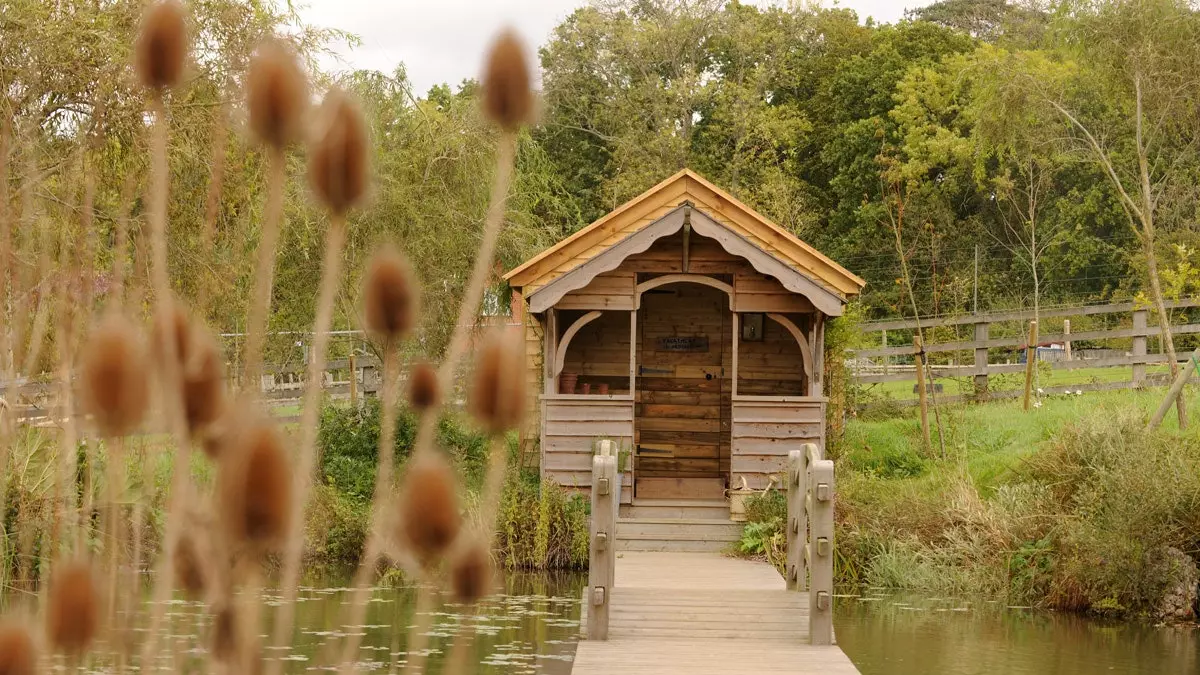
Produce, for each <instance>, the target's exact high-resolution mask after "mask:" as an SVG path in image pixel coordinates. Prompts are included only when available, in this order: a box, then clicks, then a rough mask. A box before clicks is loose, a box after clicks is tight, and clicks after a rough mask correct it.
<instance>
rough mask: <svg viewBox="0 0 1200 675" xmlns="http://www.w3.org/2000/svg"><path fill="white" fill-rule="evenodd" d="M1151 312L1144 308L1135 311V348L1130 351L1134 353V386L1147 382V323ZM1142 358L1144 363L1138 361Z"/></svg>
mask: <svg viewBox="0 0 1200 675" xmlns="http://www.w3.org/2000/svg"><path fill="white" fill-rule="evenodd" d="M1149 315H1150V313H1149V312H1147V311H1146V310H1144V309H1137V310H1134V312H1133V349H1132V350H1130V352H1131V353H1132V355H1133V358H1134V361H1135V363H1134V364H1133V386H1135V387H1141V386H1143V385H1145V384H1146V364H1145V358H1144V357H1145V356H1146V325H1147V323H1148V321H1147V319H1148V318H1149ZM1139 358H1140V359H1142V361H1143V362H1142V363H1137V362H1136V361H1137V360H1138V359H1139Z"/></svg>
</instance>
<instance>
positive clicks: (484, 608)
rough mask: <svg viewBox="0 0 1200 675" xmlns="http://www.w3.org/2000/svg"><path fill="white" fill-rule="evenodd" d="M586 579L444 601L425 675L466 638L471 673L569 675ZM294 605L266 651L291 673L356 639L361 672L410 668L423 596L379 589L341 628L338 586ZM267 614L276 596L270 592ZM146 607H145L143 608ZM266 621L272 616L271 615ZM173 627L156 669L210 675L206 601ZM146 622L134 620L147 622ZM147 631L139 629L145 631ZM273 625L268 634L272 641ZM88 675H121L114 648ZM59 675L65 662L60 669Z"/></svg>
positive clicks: (309, 668)
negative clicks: (477, 601)
mask: <svg viewBox="0 0 1200 675" xmlns="http://www.w3.org/2000/svg"><path fill="white" fill-rule="evenodd" d="M585 583H586V577H582V576H579V575H567V574H561V575H524V574H514V575H509V576H508V577H507V578H506V579H505V582H504V585H505V593H504V594H503V595H497V596H493V597H490V598H488V599H486V600H485V601H484V602H483V603H482V604H481V608H480V611H478V612H468V611H467V610H466V608H464V607H462V606H460V605H456V604H454V603H453V602H451V601H450V599H449V598H447V597H442V596H439V598H438V600H437V601H436V603H435V606H434V609H433V611H432V612H431V613H430V616H428V617H426V619H427V620H426V621H425V622H424V623H425V624H426V625H428V626H430V628H429V630H428V631H427V632H426V633H425V635H426V637H427V638H428V639H427V641H426V643H425V646H426V649H425V650H424V654H425V656H427V659H428V660H427V663H426V668H425V672H428V673H441V672H442V671H443V666H444V665H445V660H446V656H447V654H448V653H449V652H450V649H451V645H452V644H453V643H454V642H455V641H456V640H459V641H461V640H463V639H464V638H468V642H467V648H468V649H469V653H468V656H467V661H466V662H467V663H470V664H482V665H480V666H477V667H472V668H471V669H470V670H469V671H468V672H471V673H481V674H483V673H496V674H500V673H503V674H505V675H515V674H522V675H528V674H538V675H568V674H569V673H570V672H571V662H572V661H573V659H574V654H575V643H576V642H577V640H578V635H579V615H580V606H579V605H580V594H581V592H582V589H583V586H584V585H585ZM299 597H300V600H299V603H298V605H297V607H296V624H297V639H296V642H295V644H293V645H291V646H290V647H288V648H287V649H284V650H273V649H271V648H270V647H266V648H265V650H266V651H265V653H264V658H267V659H282V660H284V661H287V662H289V663H287V664H286V666H287V667H286V670H287V671H288V672H293V673H299V672H316V671H332V670H334V668H332V667H331V666H330V665H329V663H328V662H329V660H330V656H329V655H330V654H331V653H334V652H333V651H332V650H331V649H330V648H331V647H333V646H337V645H338V643H339V641H340V638H342V637H345V636H346V635H348V634H350V633H357V634H359V635H361V636H362V649H361V651H360V654H359V656H360V663H359V672H385V673H395V672H399V671H400V670H401V669H403V667H404V665H405V664H406V663H407V662H408V658H409V656H410V655H409V652H408V640H407V638H408V634H409V632H410V628H412V627H414V626H416V625H417V624H418V617H417V616H416V614H415V607H416V601H417V589H416V588H414V587H401V588H390V587H385V588H377V589H375V591H374V592H373V594H372V597H371V601H370V605H369V606H368V611H367V620H366V623H365V624H364V625H361V626H345V625H340V624H339V621H340V620H341V617H342V614H343V609H344V607H345V604H346V603H347V602H348V601H349V600H348V599H349V597H350V589H349V588H346V587H341V586H330V587H304V588H302V589H301V592H300V596H299ZM265 601H266V602H265V604H266V605H267V606H268V607H273V606H276V605H278V603H279V597H278V596H277V595H272V594H270V593H268V594H267V595H266V596H265ZM143 610H144V608H143ZM264 614H265V615H267V616H268V617H269V616H271V615H273V612H267V611H264ZM166 616H167V620H168V622H169V623H168V629H167V633H166V638H165V641H164V642H163V643H162V646H163V649H162V650H161V653H160V656H159V661H158V664H157V665H158V668H157V670H159V671H166V672H175V673H183V672H204V662H205V660H206V659H207V653H208V649H209V644H210V641H209V640H210V635H211V627H212V616H211V615H210V614H209V613H208V611H207V608H206V607H205V606H204V605H202V604H200V603H193V602H184V601H174V602H172V603H171V606H170V607H169V608H168V611H167V613H166ZM145 619H146V617H145V616H139V617H138V619H137V623H139V624H141V625H142V626H144V625H145ZM144 630H145V629H144V628H140V629H135V631H138V632H141V633H143V634H142V635H139V637H138V638H137V639H138V640H139V641H140V640H141V639H142V638H144V637H145V636H144ZM270 632H271V630H270V625H269V623H268V625H267V626H266V630H264V631H263V636H262V639H263V644H264V645H267V644H269V640H270V638H269V637H268V635H269V634H270ZM97 646H98V649H97V650H96V651H95V652H94V653H93V655H92V658H91V662H90V663H88V664H87V667H86V670H87V671H88V672H91V673H112V672H114V670H115V668H114V661H115V656H114V653H113V649H112V647H111V646H110V645H108V644H107V643H102V644H100V645H97ZM54 669H55V670H64V669H65V664H62V663H56V664H55V668H54Z"/></svg>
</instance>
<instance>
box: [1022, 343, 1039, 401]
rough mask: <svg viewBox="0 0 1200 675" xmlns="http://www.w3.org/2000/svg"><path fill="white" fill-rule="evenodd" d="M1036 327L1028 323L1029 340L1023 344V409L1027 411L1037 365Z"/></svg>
mask: <svg viewBox="0 0 1200 675" xmlns="http://www.w3.org/2000/svg"><path fill="white" fill-rule="evenodd" d="M1037 339H1038V325H1037V322H1036V321H1030V322H1029V340H1028V341H1027V342H1026V343H1025V409H1026V410H1029V399H1030V397H1031V396H1032V395H1033V369H1034V367H1036V365H1037Z"/></svg>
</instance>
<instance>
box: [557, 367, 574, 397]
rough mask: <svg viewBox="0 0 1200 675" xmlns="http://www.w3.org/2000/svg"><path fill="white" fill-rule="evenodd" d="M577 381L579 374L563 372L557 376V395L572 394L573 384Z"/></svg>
mask: <svg viewBox="0 0 1200 675" xmlns="http://www.w3.org/2000/svg"><path fill="white" fill-rule="evenodd" d="M578 381H579V373H568V372H566V371H563V373H562V374H561V375H559V376H558V393H560V394H574V393H575V383H576V382H578Z"/></svg>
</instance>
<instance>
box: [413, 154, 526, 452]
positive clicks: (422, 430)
mask: <svg viewBox="0 0 1200 675" xmlns="http://www.w3.org/2000/svg"><path fill="white" fill-rule="evenodd" d="M516 143H517V137H516V135H515V134H512V133H508V132H505V133H503V134H502V135H501V138H500V142H499V145H498V147H497V153H496V177H495V181H494V182H493V184H492V193H491V198H490V201H489V203H488V212H487V218H486V219H485V220H484V226H483V239H482V240H481V242H480V245H479V252H478V254H477V255H476V258H475V265H474V267H473V268H472V269H471V276H470V277H469V279H468V281H467V288H466V292H465V293H464V295H463V301H462V305H460V306H459V310H458V320H457V322H456V323H455V324H454V333H453V334H452V335H451V337H450V345H449V346H448V347H447V348H446V356H445V358H444V359H443V360H442V364H441V367H440V368H439V369H438V384H439V388H440V389H441V391H443V392H450V391H453V390H454V375H455V373H457V372H458V365H459V362H460V361H461V360H462V357H463V355H464V354H466V351H467V344H468V341H469V340H470V337H471V327H472V326H474V325H475V317H476V315H477V314H478V312H479V303H480V302H482V301H483V290H484V286H486V284H487V277H488V273H489V271H490V270H491V269H492V260H493V258H494V257H495V255H496V243H497V241H498V240H499V239H500V227H501V225H503V223H504V210H505V204H506V203H507V199H508V190H509V188H510V187H511V185H512V176H513V168H514V161H515V159H516ZM439 411H440V409H439V406H432V407H430V408H428V409H426V411H425V413H424V414H423V415H421V421H420V426H419V428H418V430H417V441H416V453H415V454H417V455H420V454H424V453H427V452H431V451H432V449H433V432H434V429H435V427H436V425H437V416H438V413H439Z"/></svg>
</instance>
